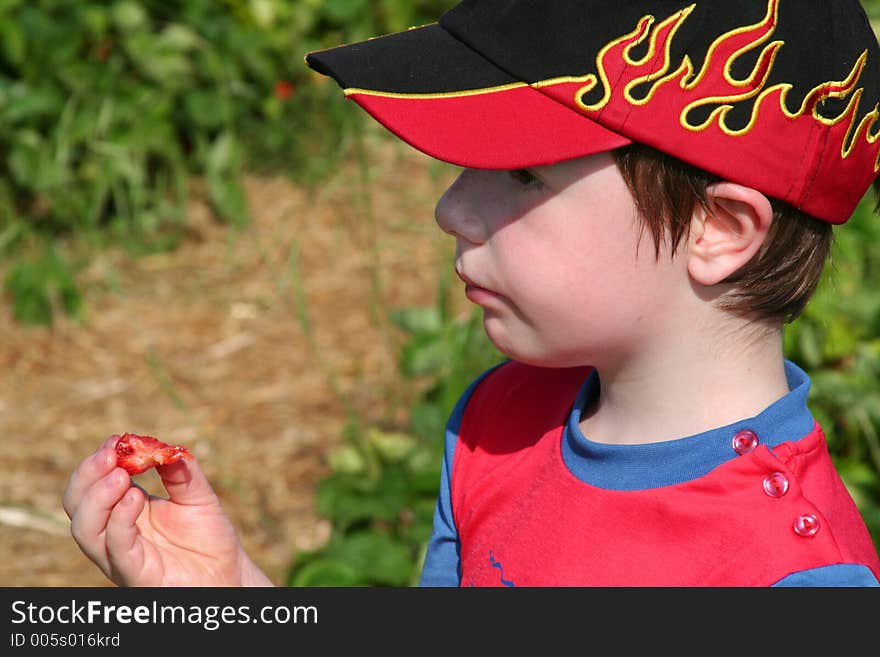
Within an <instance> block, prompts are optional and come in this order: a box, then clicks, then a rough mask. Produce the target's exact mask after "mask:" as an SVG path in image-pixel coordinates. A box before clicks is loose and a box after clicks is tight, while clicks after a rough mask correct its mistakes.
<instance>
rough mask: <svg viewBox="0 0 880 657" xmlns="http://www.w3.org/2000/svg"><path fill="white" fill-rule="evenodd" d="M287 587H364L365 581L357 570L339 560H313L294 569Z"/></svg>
mask: <svg viewBox="0 0 880 657" xmlns="http://www.w3.org/2000/svg"><path fill="white" fill-rule="evenodd" d="M287 584H288V586H365V585H366V584H367V580H366V579H365V578H364V576H363V574H362V573H361V572H359V571H358V569H357V568H354V567H353V566H351V565H349V564H348V563H346V562H345V561H341V560H339V559H315V560H314V561H310V562H309V563H306V564H305V565H303V566H302V567H300V568H296V569H294V570H293V572H292V573H291V575H290V577H289V578H288V582H287Z"/></svg>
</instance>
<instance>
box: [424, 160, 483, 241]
mask: <svg viewBox="0 0 880 657" xmlns="http://www.w3.org/2000/svg"><path fill="white" fill-rule="evenodd" d="M478 177H479V176H478V172H476V171H474V170H472V169H465V170H464V171H463V172H462V173H461V174H460V175H459V176H458V178H456V179H455V181H454V182H453V183H452V184H451V185H450V186H449V189H447V190H446V191H445V192H444V193H443V196H441V197H440V200H439V201H437V205H436V207H435V208H434V219H435V220H436V221H437V225H438V226H440V229H441V230H442V231H443V232H444V233H449V234H450V235H452V236H454V237H456V238H458V239H460V240H464V241H466V242H470V243H471V244H480V243H482V242H484V241H485V240H486V235H485V232H486V229H485V226H484V225H483V222H482V221H481V220H480V219H479V212H478V211H477V207H478V204H477V203H476V201H477V200H478V199H477V196H476V194H477V193H478V191H479V184H478V180H477V178H478Z"/></svg>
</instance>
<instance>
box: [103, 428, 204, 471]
mask: <svg viewBox="0 0 880 657" xmlns="http://www.w3.org/2000/svg"><path fill="white" fill-rule="evenodd" d="M192 457H193V456H192V454H190V453H189V450H187V448H186V447H183V446H181V445H169V444H167V443H163V442H162V441H161V440H157V439H156V438H153V437H152V436H139V435H137V434H136V433H126V434H123V435H122V436H121V437H120V438H119V440H117V441H116V465H117V466H119V467H120V468H125V470H126V471H127V472H128V474H130V475H136V474H140V473H141V472H146V471H147V470H149V469H150V468H152V467H155V466H157V465H168V464H169V463H177V461H179V460H180V459H191V458H192Z"/></svg>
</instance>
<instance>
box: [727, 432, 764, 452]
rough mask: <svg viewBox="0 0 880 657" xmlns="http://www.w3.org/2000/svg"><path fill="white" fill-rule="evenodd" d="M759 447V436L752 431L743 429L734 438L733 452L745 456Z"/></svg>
mask: <svg viewBox="0 0 880 657" xmlns="http://www.w3.org/2000/svg"><path fill="white" fill-rule="evenodd" d="M757 446H758V435H757V434H756V433H755V432H754V431H751V430H750V429H743V430H742V431H739V432H738V433H737V434H736V435H735V436H734V437H733V451H734V452H736V453H737V454H739V455H740V456H744V455H745V454H748V453H749V452H751V451H752V450H753V449H755V447H757Z"/></svg>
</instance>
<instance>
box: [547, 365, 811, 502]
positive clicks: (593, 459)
mask: <svg viewBox="0 0 880 657" xmlns="http://www.w3.org/2000/svg"><path fill="white" fill-rule="evenodd" d="M785 376H786V378H787V379H788V388H789V390H790V392H789V393H788V394H787V395H785V396H784V397H783V398H782V399H779V400H778V401H776V402H774V403H773V404H771V405H770V406H768V407H767V408H766V409H764V410H763V411H762V412H761V413H760V414H758V415H756V416H755V417H753V418H749V419H746V420H741V421H739V422H736V423H734V424H729V425H727V426H725V427H720V428H717V429H710V430H709V431H705V432H703V433H699V434H696V435H694V436H688V437H687V438H679V439H676V440H668V441H664V442H659V443H647V444H640V445H610V444H606V443H597V442H594V441H592V440H590V439H589V438H587V437H586V436H584V434H583V433H582V432H581V430H580V426H579V424H580V419H581V409H583V408H585V407H586V405H587V404H588V403H590V402H591V401H593V400H595V399H596V397H597V395H598V394H599V376H598V373H597V372H596V370H593V372H592V373H591V374H590V376H589V377H588V378H587V380H586V382H584V385H583V386H582V387H581V390H580V392H579V393H578V397H577V401H576V402H575V404H574V409H573V410H572V412H571V415H570V416H569V419H568V425H567V426H566V428H565V433H564V435H563V438H562V459H563V461H564V462H565V464H566V466H567V467H568V469H569V470H570V471H571V472H572V474H574V475H575V476H576V477H577V478H578V479H580V480H581V481H583V482H585V483H587V484H590V485H592V486H596V487H598V488H605V489H609V490H645V489H649V488H659V487H661V486H671V485H674V484H679V483H682V482H684V481H690V480H692V479H696V478H698V477H701V476H703V475H705V474H706V473H707V472H709V471H710V470H712V469H714V468H716V467H718V466H719V465H721V464H722V463H724V462H725V461H728V460H729V459H731V458H735V457H736V456H737V453H736V452H735V451H734V450H733V446H732V440H733V437H734V435H736V434H737V433H738V432H739V431H742V430H743V429H750V430H751V431H753V432H754V433H755V434H757V436H758V439H759V441H760V444H763V445H767V446H768V447H770V448H771V449H772V448H773V447H776V446H777V445H779V444H780V443H784V442H786V441H790V440H796V439H798V438H802V437H803V436H805V435H807V434H808V433H810V431H812V430H813V426H814V421H813V416H812V414H811V413H810V410H809V408H807V396H808V394H809V392H810V378H809V377H808V376H807V374H806V373H805V372H804V371H803V370H801V369H800V368H799V367H798V366H797V365H795V364H794V363H792V362H790V361H786V362H785Z"/></svg>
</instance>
